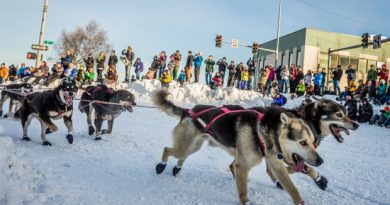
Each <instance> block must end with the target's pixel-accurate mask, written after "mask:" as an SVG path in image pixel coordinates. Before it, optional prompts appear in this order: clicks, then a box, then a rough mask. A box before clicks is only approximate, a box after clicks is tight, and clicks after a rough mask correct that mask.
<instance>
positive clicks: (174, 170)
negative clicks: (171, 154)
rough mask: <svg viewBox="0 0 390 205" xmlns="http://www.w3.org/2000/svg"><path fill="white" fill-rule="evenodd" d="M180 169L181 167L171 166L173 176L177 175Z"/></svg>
mask: <svg viewBox="0 0 390 205" xmlns="http://www.w3.org/2000/svg"><path fill="white" fill-rule="evenodd" d="M180 171H181V167H177V166H175V167H173V170H172V174H173V176H176V175H178V174H179V172H180Z"/></svg>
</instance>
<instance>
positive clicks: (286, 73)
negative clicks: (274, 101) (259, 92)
mask: <svg viewBox="0 0 390 205" xmlns="http://www.w3.org/2000/svg"><path fill="white" fill-rule="evenodd" d="M280 75H281V78H282V80H288V79H289V78H290V72H289V71H288V69H283V70H282V71H281V72H280Z"/></svg>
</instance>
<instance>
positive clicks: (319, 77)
mask: <svg viewBox="0 0 390 205" xmlns="http://www.w3.org/2000/svg"><path fill="white" fill-rule="evenodd" d="M313 82H314V85H318V86H321V85H322V73H316V74H314V80H313Z"/></svg>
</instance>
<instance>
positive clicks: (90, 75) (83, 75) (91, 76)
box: [82, 71, 95, 80]
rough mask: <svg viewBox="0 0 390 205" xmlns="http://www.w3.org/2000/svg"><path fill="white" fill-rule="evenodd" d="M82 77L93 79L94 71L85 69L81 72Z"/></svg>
mask: <svg viewBox="0 0 390 205" xmlns="http://www.w3.org/2000/svg"><path fill="white" fill-rule="evenodd" d="M82 77H83V79H84V80H93V79H95V72H93V71H92V72H89V71H85V72H83V74H82Z"/></svg>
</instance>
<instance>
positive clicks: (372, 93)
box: [367, 85, 376, 99]
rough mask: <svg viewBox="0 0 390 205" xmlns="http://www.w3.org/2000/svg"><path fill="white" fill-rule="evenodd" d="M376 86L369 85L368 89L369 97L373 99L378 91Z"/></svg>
mask: <svg viewBox="0 0 390 205" xmlns="http://www.w3.org/2000/svg"><path fill="white" fill-rule="evenodd" d="M375 89H376V88H375V86H374V85H370V86H367V91H368V97H369V98H370V99H371V98H373V97H374V96H375V95H376V93H375V91H376V90H375Z"/></svg>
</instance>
